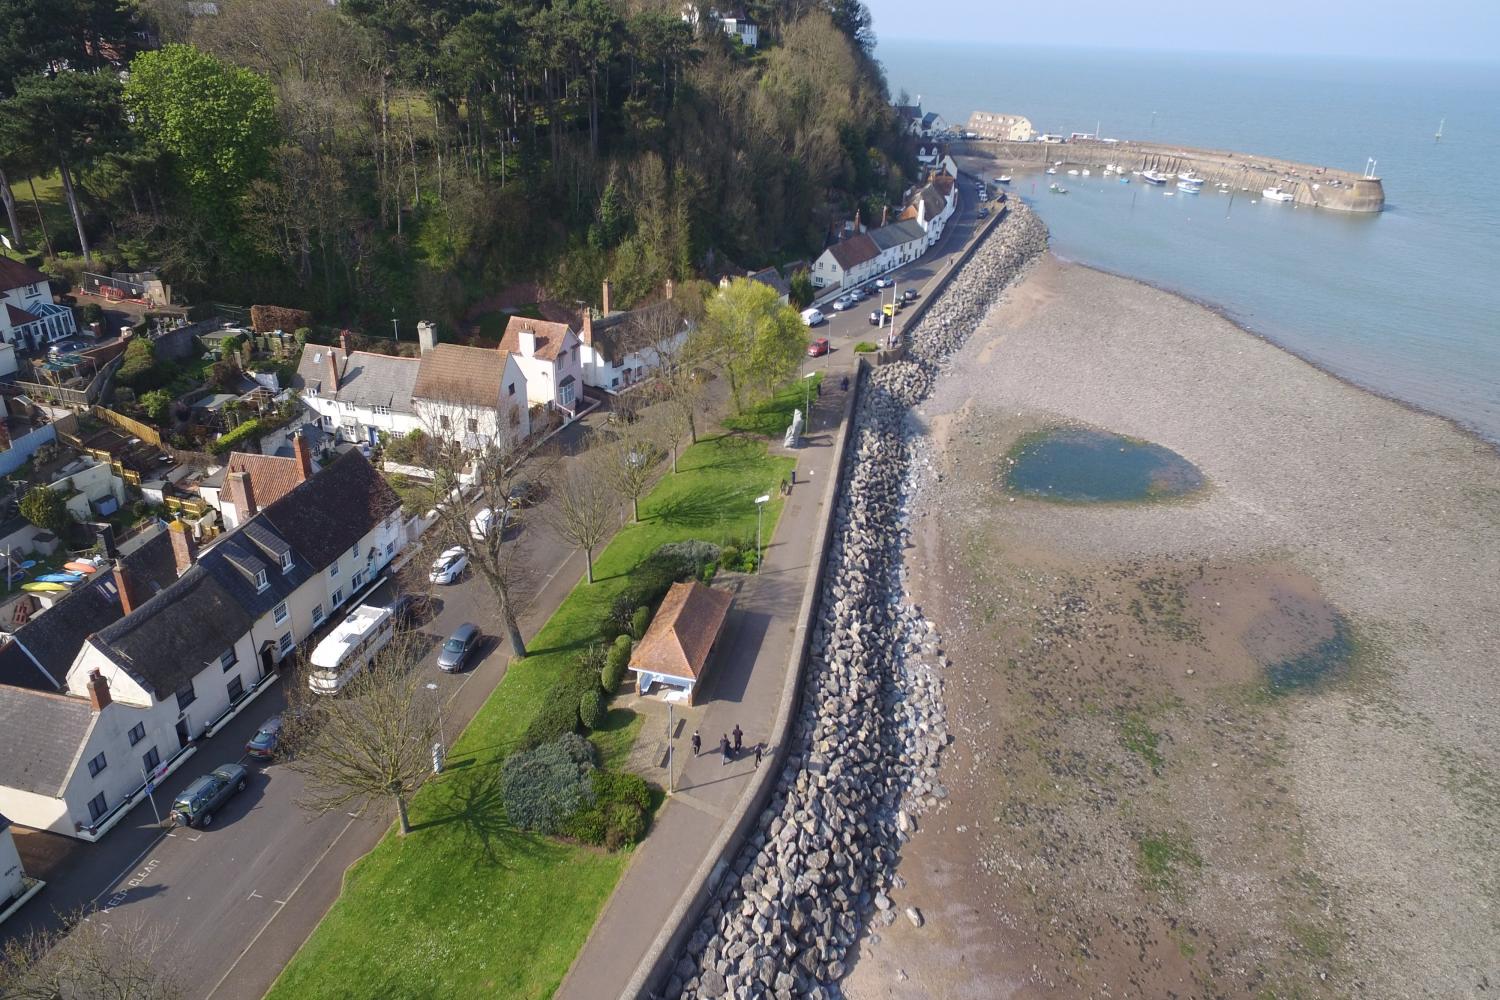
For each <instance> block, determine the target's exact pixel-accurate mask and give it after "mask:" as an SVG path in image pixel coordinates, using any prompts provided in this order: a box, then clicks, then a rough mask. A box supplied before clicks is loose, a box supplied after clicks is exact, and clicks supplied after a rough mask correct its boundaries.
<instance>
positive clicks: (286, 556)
mask: <svg viewBox="0 0 1500 1000" xmlns="http://www.w3.org/2000/svg"><path fill="white" fill-rule="evenodd" d="M281 571H282V572H283V573H290V572H291V571H292V554H291V553H290V552H283V553H282V554H281Z"/></svg>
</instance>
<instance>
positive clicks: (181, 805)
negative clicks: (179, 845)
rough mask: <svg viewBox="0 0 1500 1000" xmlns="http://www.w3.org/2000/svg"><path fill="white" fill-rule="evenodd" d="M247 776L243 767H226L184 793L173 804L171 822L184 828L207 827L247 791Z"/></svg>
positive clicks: (198, 781) (205, 777) (223, 766)
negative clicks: (231, 802) (223, 809)
mask: <svg viewBox="0 0 1500 1000" xmlns="http://www.w3.org/2000/svg"><path fill="white" fill-rule="evenodd" d="M247 773H248V772H247V771H246V770H245V768H244V765H242V764H224V765H222V766H220V767H216V768H214V769H213V770H212V771H210V772H208V773H207V774H205V775H204V776H203V777H201V778H199V779H198V780H196V781H194V782H193V783H192V784H191V785H188V786H187V787H186V788H184V789H183V790H182V794H180V795H178V796H177V798H176V799H174V800H173V801H172V819H173V821H174V822H176V823H179V824H181V825H182V826H208V825H209V824H211V823H213V821H214V813H216V812H218V811H219V808H220V807H221V806H223V805H224V803H226V802H228V801H229V800H230V798H231V797H232V796H234V794H235V793H236V792H243V791H244V790H245V776H246V774H247Z"/></svg>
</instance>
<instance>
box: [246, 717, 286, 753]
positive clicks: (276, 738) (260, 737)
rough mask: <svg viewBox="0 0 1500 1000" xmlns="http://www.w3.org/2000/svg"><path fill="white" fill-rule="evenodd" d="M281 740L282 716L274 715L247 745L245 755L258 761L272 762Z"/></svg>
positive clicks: (262, 725) (263, 723)
mask: <svg viewBox="0 0 1500 1000" xmlns="http://www.w3.org/2000/svg"><path fill="white" fill-rule="evenodd" d="M280 740H281V716H279V715H273V716H271V717H270V718H269V719H267V720H266V721H265V722H262V723H261V724H260V728H259V729H257V730H256V731H255V735H254V736H252V737H250V740H249V742H247V743H246V744H245V753H247V754H249V755H250V756H251V757H254V758H255V759H256V760H270V759H271V758H272V757H274V756H276V744H277V743H278V742H280Z"/></svg>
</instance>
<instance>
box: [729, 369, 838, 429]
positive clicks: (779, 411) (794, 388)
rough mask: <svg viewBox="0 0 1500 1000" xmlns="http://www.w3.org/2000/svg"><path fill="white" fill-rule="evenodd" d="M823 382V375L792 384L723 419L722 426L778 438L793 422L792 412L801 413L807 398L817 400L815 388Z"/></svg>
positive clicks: (805, 416) (804, 418)
mask: <svg viewBox="0 0 1500 1000" xmlns="http://www.w3.org/2000/svg"><path fill="white" fill-rule="evenodd" d="M822 381H823V373H822V372H817V373H815V374H814V375H813V376H812V378H809V379H798V380H796V381H793V382H791V383H790V384H788V385H785V386H783V387H782V388H780V389H778V390H777V391H776V393H775V395H773V396H772V397H771V398H770V399H768V400H766V401H765V402H763V403H761V404H760V405H759V406H753V407H751V408H750V409H748V410H746V411H745V412H744V413H739V414H735V415H733V416H730V417H727V418H725V420H724V426H725V427H728V428H730V429H731V430H737V431H746V432H748V433H751V434H760V435H762V436H764V437H768V438H779V437H781V436H782V435H783V434H785V433H786V429H787V427H789V426H790V425H791V423H792V411H793V410H801V409H802V408H803V407H804V406H805V405H806V403H807V402H808V397H809V395H811V397H812V398H813V399H816V398H817V393H818V385H819V383H821V382H822ZM804 383H805V384H804ZM802 417H803V420H804V421H805V420H806V419H807V413H806V411H804V412H803V414H802Z"/></svg>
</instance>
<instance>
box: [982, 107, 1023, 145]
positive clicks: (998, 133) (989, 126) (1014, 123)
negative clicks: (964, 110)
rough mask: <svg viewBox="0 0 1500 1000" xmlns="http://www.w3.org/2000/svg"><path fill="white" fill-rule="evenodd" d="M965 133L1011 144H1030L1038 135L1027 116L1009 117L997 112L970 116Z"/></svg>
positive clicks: (984, 112)
mask: <svg viewBox="0 0 1500 1000" xmlns="http://www.w3.org/2000/svg"><path fill="white" fill-rule="evenodd" d="M965 131H968V132H973V133H974V134H975V135H977V136H979V138H981V139H999V140H1002V141H1009V142H1030V141H1031V137H1032V136H1033V135H1035V134H1036V129H1034V128H1032V126H1031V119H1029V118H1027V117H1026V116H1025V115H1007V114H1001V113H999V112H995V111H976V112H974V113H973V114H971V115H970V116H969V124H968V126H967V127H966V129H965Z"/></svg>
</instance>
